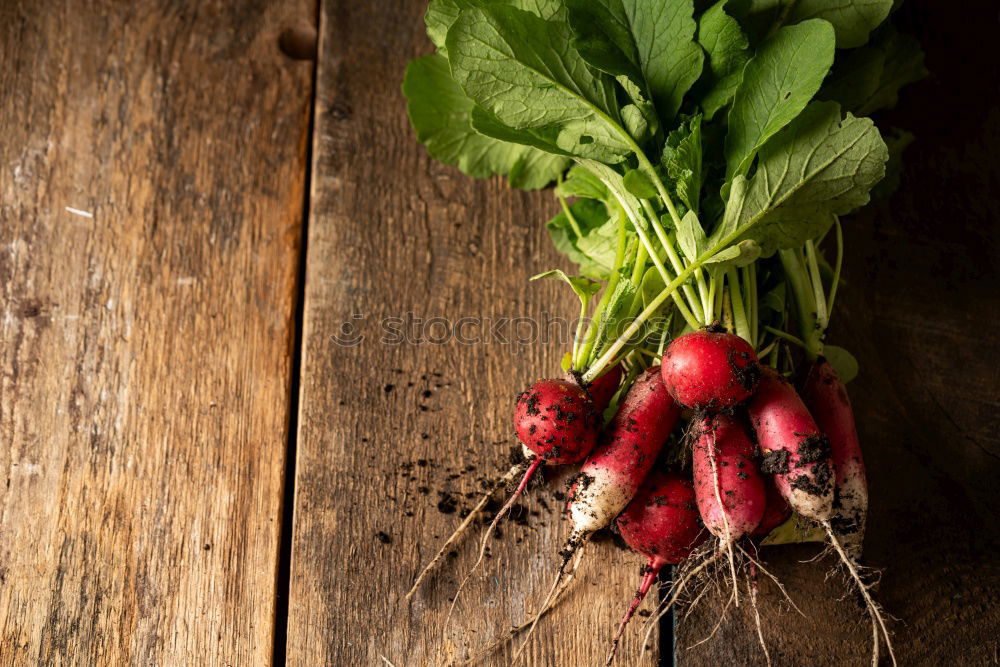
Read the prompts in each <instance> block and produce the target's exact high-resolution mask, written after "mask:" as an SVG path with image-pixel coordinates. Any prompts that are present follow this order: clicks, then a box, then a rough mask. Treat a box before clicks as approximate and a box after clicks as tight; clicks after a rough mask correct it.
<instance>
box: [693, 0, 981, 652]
mask: <svg viewBox="0 0 1000 667" xmlns="http://www.w3.org/2000/svg"><path fill="white" fill-rule="evenodd" d="M904 12H905V14H904V18H906V19H907V26H906V27H907V29H908V30H909V31H911V32H913V33H914V34H916V35H917V36H918V37H919V39H920V41H921V42H922V44H923V45H924V48H925V50H926V51H927V66H928V68H929V69H930V70H931V72H932V73H933V74H932V76H931V78H929V79H927V80H925V81H923V82H921V83H919V84H917V85H914V86H913V87H912V88H910V89H907V90H906V91H905V92H904V94H903V96H902V98H901V102H900V105H899V108H898V109H896V110H895V111H894V112H892V113H888V114H885V117H884V118H882V119H880V125H883V126H886V127H889V126H893V125H896V126H899V127H904V128H906V129H908V130H910V131H911V132H913V133H914V134H915V135H916V137H917V141H916V143H914V144H913V146H912V147H911V148H910V149H909V150H908V152H907V154H906V169H905V174H904V178H903V182H902V185H901V188H900V190H899V191H898V192H897V193H896V194H895V195H894V196H893V197H892V198H891V199H890V200H889V201H887V202H882V203H880V204H878V205H876V206H874V207H873V208H872V209H870V210H868V211H866V212H865V213H864V214H863V215H861V216H857V217H855V218H853V219H851V220H849V221H846V222H845V233H846V240H847V252H848V256H847V261H846V267H845V279H846V283H847V284H846V286H845V288H844V290H843V291H841V292H840V295H839V296H838V297H837V310H838V313H836V314H835V317H834V323H833V331H832V333H831V338H830V340H831V342H833V343H837V344H842V345H844V346H845V347H847V348H848V349H851V350H852V351H853V352H854V353H855V354H856V356H857V357H858V359H859V361H860V365H861V375H859V376H858V378H857V379H856V380H855V381H854V382H852V383H851V384H850V386H849V389H850V391H851V396H852V401H853V403H854V406H855V410H856V415H857V420H858V425H859V430H860V434H861V438H862V445H863V446H864V448H865V458H866V463H867V466H868V471H869V479H870V485H871V515H870V518H869V528H868V536H867V539H866V560H867V561H868V562H869V563H871V564H872V565H876V566H882V567H886V568H887V569H886V571H885V575H884V578H883V581H882V585H881V588H880V590H879V593H878V596H879V599H880V600H881V602H882V603H883V604H884V606H885V607H886V609H887V610H888V611H889V612H890V613H892V614H894V615H896V616H898V617H899V619H900V622H897V623H894V624H893V628H894V629H895V631H896V639H895V647H896V653H897V656H898V658H899V660H900V664H906V665H941V664H962V665H985V664H994V663H995V662H996V660H997V628H998V627H1000V561H998V559H997V556H996V554H997V548H998V546H1000V544H998V532H997V530H998V517H1000V504H998V501H997V482H996V480H997V479H998V478H1000V436H998V434H1000V419H998V414H1000V383H998V382H997V378H998V375H997V366H996V359H997V358H998V356H1000V334H998V332H997V328H996V313H997V310H998V309H1000V297H998V293H997V289H996V284H997V279H998V278H1000V272H998V269H997V267H998V263H997V259H998V247H1000V234H998V232H1000V227H998V225H997V221H998V220H1000V195H998V192H1000V191H998V189H997V183H998V179H1000V164H998V162H997V159H996V151H997V147H998V145H1000V115H998V114H997V111H996V110H997V105H998V102H1000V76H998V72H997V71H996V70H995V69H983V68H975V67H969V66H968V63H971V62H982V61H985V60H986V59H988V58H990V57H991V48H992V47H991V46H990V44H991V43H992V35H993V33H994V32H995V26H996V5H995V4H994V3H992V2H989V1H981V2H972V3H965V4H963V7H962V11H961V12H956V11H955V10H954V8H952V7H949V6H946V5H944V4H942V3H935V2H931V1H930V0H913V1H912V2H908V3H907V6H906V7H905V8H904ZM959 36H960V37H959ZM941 100H948V104H947V109H945V108H943V107H942V105H941ZM816 551H817V549H815V548H807V547H780V548H776V549H774V550H773V551H771V553H767V552H765V556H766V557H767V559H768V562H769V563H770V565H771V566H772V567H773V571H774V572H775V574H777V575H778V576H779V577H781V578H782V579H783V580H784V582H785V584H786V585H787V586H788V588H789V591H790V593H791V594H792V596H793V597H794V598H795V600H796V602H798V604H799V605H800V606H801V607H802V609H803V611H805V613H806V618H805V619H803V618H801V617H799V616H798V615H797V614H795V613H794V612H789V611H784V612H778V610H777V609H776V608H775V604H776V602H777V599H778V598H777V592H776V591H775V588H774V586H773V585H767V584H765V585H764V586H763V588H764V590H765V593H764V599H763V603H762V604H763V607H762V610H761V611H762V614H763V617H764V633H765V637H766V639H767V641H768V643H769V645H770V648H771V652H772V658H774V662H775V664H777V665H828V664H838V665H840V664H845V665H846V664H856V665H864V664H867V661H868V656H869V650H870V629H869V626H868V625H867V622H866V620H865V616H864V614H863V613H862V612H861V611H860V610H859V608H858V607H857V606H856V605H855V603H854V601H853V599H847V600H842V601H838V598H840V597H841V596H842V595H843V591H844V590H845V588H844V587H843V585H842V584H841V582H840V581H839V580H836V579H831V580H830V581H824V575H825V573H826V571H827V570H828V569H829V568H830V567H831V566H832V564H833V561H832V560H830V559H829V558H827V559H824V560H822V561H819V562H817V563H812V564H801V563H799V562H798V561H800V560H804V559H806V558H810V557H811V556H812V555H814V554H815V553H816ZM747 611H748V610H746V609H745V608H744V609H742V610H741V611H740V612H737V613H735V614H731V617H730V620H728V621H726V622H725V623H723V624H722V626H721V628H720V629H719V632H718V634H717V635H716V636H715V637H714V638H713V639H712V640H711V641H709V642H707V643H705V644H703V645H701V646H700V647H699V648H697V649H695V650H692V651H688V650H686V647H687V646H689V645H691V644H692V643H694V642H695V641H697V640H699V639H701V638H702V637H704V636H705V635H706V634H707V633H708V631H709V629H710V628H711V626H712V625H713V624H714V623H715V622H716V620H717V618H718V614H719V606H718V601H717V600H716V601H715V602H714V604H711V605H704V604H703V605H702V610H701V611H700V612H699V613H695V614H693V615H692V616H691V617H690V618H689V619H688V620H687V622H686V623H685V624H683V625H682V627H681V629H680V633H679V640H678V645H679V649H678V655H677V658H678V660H677V662H678V664H684V665H688V664H690V665H708V664H722V663H728V664H763V657H762V654H761V652H760V648H759V646H758V645H757V644H756V638H755V633H754V630H753V627H754V626H753V622H752V618H751V617H750V616H748V614H747V613H746V612H747Z"/></svg>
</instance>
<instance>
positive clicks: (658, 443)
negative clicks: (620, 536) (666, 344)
mask: <svg viewBox="0 0 1000 667" xmlns="http://www.w3.org/2000/svg"><path fill="white" fill-rule="evenodd" d="M680 412H681V411H680V408H679V407H678V405H677V404H676V403H675V402H674V400H673V399H672V398H671V397H670V394H669V393H667V389H666V387H664V386H663V378H662V376H661V374H660V367H659V366H653V367H652V368H648V369H646V370H645V371H643V372H642V373H641V374H640V375H639V377H637V378H636V380H635V382H634V383H633V384H632V386H631V387H629V390H628V393H627V394H626V395H625V398H624V400H622V402H621V406H620V407H619V408H618V412H617V413H616V414H615V417H614V419H612V420H611V423H610V424H608V426H607V427H606V428H605V429H604V433H603V434H602V436H601V439H600V442H599V444H598V446H597V448H596V449H595V450H594V452H593V453H592V454H591V455H590V457H589V458H588V459H587V460H586V462H585V463H584V464H583V466H582V467H581V468H580V474H579V475H578V476H577V479H576V482H575V484H574V485H573V488H572V489H571V490H570V501H569V504H568V506H567V509H568V513H569V518H570V520H571V521H572V522H573V534H574V536H581V535H585V534H588V533H593V532H594V531H597V530H600V529H602V528H606V527H607V526H609V525H610V524H611V522H612V521H613V520H614V518H615V517H616V516H618V515H619V514H620V513H621V511H622V510H623V509H625V506H626V505H628V503H629V501H630V500H632V498H633V497H634V496H635V494H636V492H637V491H638V490H639V486H640V485H641V484H642V480H643V479H644V478H645V477H646V475H647V474H648V473H649V471H650V469H651V468H652V467H653V463H654V462H655V461H656V456H657V454H659V452H660V450H661V449H662V448H663V445H665V444H666V442H667V438H669V437H670V432H671V431H673V430H674V426H675V425H676V424H677V419H678V418H679V417H680ZM571 541H572V538H571Z"/></svg>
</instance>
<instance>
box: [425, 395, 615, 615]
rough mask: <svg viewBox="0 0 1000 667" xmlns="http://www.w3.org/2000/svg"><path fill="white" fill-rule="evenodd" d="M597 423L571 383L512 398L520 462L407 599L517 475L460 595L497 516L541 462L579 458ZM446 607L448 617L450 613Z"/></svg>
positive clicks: (465, 522)
mask: <svg viewBox="0 0 1000 667" xmlns="http://www.w3.org/2000/svg"><path fill="white" fill-rule="evenodd" d="M601 424H602V421H601V416H600V412H599V411H598V410H597V409H596V408H595V406H594V403H593V402H592V401H591V400H590V396H589V395H588V394H587V392H586V390H585V389H583V388H582V387H580V385H579V383H578V382H576V381H568V380H539V381H537V382H535V383H534V384H533V385H532V386H531V388H530V389H528V391H525V392H522V393H521V394H520V395H519V396H518V397H517V403H516V405H515V407H514V430H515V431H516V432H517V436H518V438H519V439H520V440H521V443H522V449H523V451H524V455H525V462H523V463H518V464H515V465H514V466H513V467H512V468H511V469H510V470H509V471H508V472H507V474H505V475H504V476H503V478H502V479H501V480H500V483H498V484H497V485H495V486H494V487H493V488H492V489H491V490H490V491H489V492H487V493H485V494H484V495H483V497H482V499H480V501H479V503H478V504H477V505H476V507H475V508H473V510H472V511H471V512H470V513H469V515H468V516H466V517H465V520H463V521H462V523H461V524H460V525H459V526H458V528H457V529H456V530H455V532H454V533H452V534H451V536H450V537H449V538H448V539H447V540H446V541H445V543H444V545H443V546H442V547H441V549H439V550H438V552H437V554H436V555H435V556H434V558H433V559H431V561H430V563H428V564H427V565H426V566H425V567H424V569H423V570H421V572H420V574H419V575H418V576H417V579H416V580H415V581H414V582H413V585H412V586H411V587H410V590H409V591H407V593H406V596H405V599H406V600H409V599H410V598H412V597H413V595H414V594H415V593H416V591H417V589H418V588H419V587H420V584H421V583H422V582H423V580H424V579H425V578H426V577H427V575H428V574H429V573H430V572H431V570H433V569H434V567H435V566H437V565H438V564H439V563H441V562H442V560H443V558H444V555H445V553H447V550H448V548H449V547H450V546H451V545H452V544H454V543H455V542H456V541H457V540H458V539H459V538H460V537H461V536H462V534H463V533H464V532H465V531H466V529H468V527H469V526H470V525H471V524H472V520H473V519H474V518H475V516H476V515H477V514H478V513H479V512H480V511H482V509H483V508H484V507H485V506H486V504H487V502H488V501H489V499H490V497H491V496H492V495H493V493H494V492H496V491H497V490H498V489H499V488H501V487H504V486H506V485H507V484H508V483H510V482H511V481H513V480H514V479H516V478H517V477H518V476H521V475H522V473H523V476H522V477H521V481H520V483H519V484H518V486H517V489H516V490H515V491H514V493H513V494H511V496H510V498H509V499H508V500H507V502H506V503H505V504H504V506H503V507H502V508H500V511H498V512H497V513H496V516H494V517H493V521H492V522H491V523H490V526H489V528H488V529H487V531H486V534H485V535H484V536H483V540H482V543H481V545H480V549H479V558H478V559H477V560H476V563H475V565H473V567H472V570H471V571H470V572H469V574H468V575H467V576H466V577H465V579H464V580H463V581H462V584H461V585H460V586H459V590H458V592H459V593H460V592H461V591H462V589H463V588H464V587H465V584H466V583H467V582H468V581H469V578H470V577H471V576H472V574H473V573H474V572H475V571H476V569H477V568H478V567H479V565H480V563H482V561H483V558H484V557H485V554H486V544H487V541H488V540H489V537H490V535H492V534H493V531H494V530H495V529H496V526H497V524H498V523H499V522H500V520H501V519H502V518H503V517H504V516H506V515H507V513H508V512H509V511H510V508H511V507H513V505H514V502H515V501H516V500H517V498H518V497H519V496H520V495H521V493H522V492H523V491H524V489H525V487H526V486H527V485H528V482H529V481H530V480H531V477H532V475H534V474H535V471H536V470H538V468H539V467H540V466H541V465H542V464H543V463H546V462H548V463H555V464H563V463H577V462H579V461H581V460H582V459H583V458H584V457H586V456H587V454H589V453H590V450H591V449H593V447H594V443H595V442H597V436H598V432H599V431H600V427H601ZM457 601H458V593H456V594H455V598H454V600H453V602H452V607H451V608H452V609H454V607H455V602H457ZM450 613H451V612H450V611H449V615H450Z"/></svg>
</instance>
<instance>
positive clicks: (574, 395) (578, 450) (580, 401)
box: [514, 380, 601, 464]
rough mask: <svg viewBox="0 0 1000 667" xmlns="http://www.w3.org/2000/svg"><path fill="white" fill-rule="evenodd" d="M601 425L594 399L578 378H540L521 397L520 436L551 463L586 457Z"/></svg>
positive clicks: (517, 427) (517, 409)
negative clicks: (577, 380) (571, 380)
mask: <svg viewBox="0 0 1000 667" xmlns="http://www.w3.org/2000/svg"><path fill="white" fill-rule="evenodd" d="M600 428H601V416H600V414H599V413H598V411H597V409H596V408H595V407H594V403H593V401H591V400H590V397H589V396H588V395H587V392H586V391H585V390H584V389H583V388H581V387H580V386H579V385H578V384H576V383H575V382H569V381H567V380H539V381H538V382H536V383H535V384H533V385H531V388H530V389H529V390H528V391H525V392H522V393H521V395H520V396H518V397H517V404H516V406H515V407H514V430H515V431H516V433H517V437H518V439H519V440H520V441H521V443H522V444H523V445H524V446H525V447H527V448H528V449H530V450H531V451H532V453H533V454H535V455H536V456H538V457H539V458H541V459H543V460H544V461H545V462H547V463H554V464H565V463H576V462H578V461H582V460H583V459H584V458H585V457H586V456H587V454H589V453H590V450H591V449H593V448H594V444H595V443H596V442H597V434H598V432H599V431H600Z"/></svg>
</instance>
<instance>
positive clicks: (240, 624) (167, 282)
mask: <svg viewBox="0 0 1000 667" xmlns="http://www.w3.org/2000/svg"><path fill="white" fill-rule="evenodd" d="M310 12H311V10H310V8H309V2H308V0H303V1H301V2H300V1H298V0H296V1H295V2H277V1H270V2H269V1H266V0H262V1H259V2H243V3H239V4H238V5H233V3H230V2H228V1H218V2H203V1H200V0H199V1H197V2H154V1H151V0H143V1H141V2H110V1H105V2H90V3H83V2H64V3H46V2H34V1H31V0H26V1H23V2H18V1H14V2H3V3H0V193H2V194H0V197H2V202H0V337H2V345H0V664H2V665H35V664H37V665H56V664H74V665H98V664H105V665H123V664H136V665H155V664H163V665H182V664H212V665H236V664H246V665H260V664H265V663H267V662H268V661H269V660H270V658H271V644H272V639H273V636H274V631H275V622H274V621H275V619H274V613H275V581H276V577H277V571H278V558H277V556H278V545H279V531H280V523H281V522H280V519H281V501H282V474H283V470H284V455H285V449H286V444H287V428H288V419H289V406H290V400H289V399H290V381H291V370H292V349H293V343H294V334H295V332H294V326H293V325H294V318H293V313H294V305H295V300H296V293H295V288H296V262H297V256H298V247H299V239H300V231H301V222H302V205H303V200H304V192H303V186H304V182H305V146H306V143H305V142H306V138H307V128H308V111H309V101H310V100H311V97H312V94H311V65H310V64H309V63H302V62H296V61H292V60H290V59H288V58H287V57H286V56H284V55H282V53H281V52H280V51H279V50H278V47H277V41H278V34H279V32H280V30H281V27H282V25H283V23H284V21H286V20H289V19H290V18H298V17H299V16H300V15H305V16H307V17H308V16H309V15H310ZM71 209H75V211H76V212H74V211H73V210H71Z"/></svg>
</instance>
